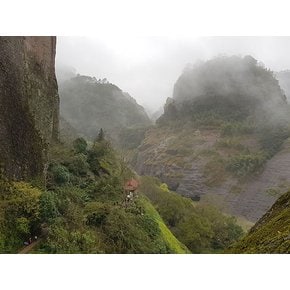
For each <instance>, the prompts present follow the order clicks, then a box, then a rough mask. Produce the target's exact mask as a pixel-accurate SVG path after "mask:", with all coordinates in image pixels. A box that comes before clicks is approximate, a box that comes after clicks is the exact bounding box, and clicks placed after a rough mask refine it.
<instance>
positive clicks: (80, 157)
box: [68, 153, 89, 176]
mask: <svg viewBox="0 0 290 290" xmlns="http://www.w3.org/2000/svg"><path fill="white" fill-rule="evenodd" d="M68 170H69V171H70V172H71V173H73V174H74V175H77V176H86V175H87V173H88V171H89V164H88V162H87V157H86V155H84V154H82V153H80V154H77V155H76V156H74V157H73V158H72V159H71V160H70V162H69V164H68Z"/></svg>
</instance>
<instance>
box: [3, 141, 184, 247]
mask: <svg viewBox="0 0 290 290" xmlns="http://www.w3.org/2000/svg"><path fill="white" fill-rule="evenodd" d="M49 156H50V164H49V167H48V172H47V179H46V184H45V187H44V185H43V184H41V183H39V182H38V181H36V180H35V181H31V182H30V183H28V182H10V181H8V180H7V179H5V178H4V177H3V176H2V177H1V178H0V237H1V243H0V252H2V253H15V252H18V251H19V250H20V249H21V248H22V246H23V243H24V241H28V240H29V238H30V237H34V236H35V235H36V236H39V237H42V239H41V241H40V243H39V244H38V245H37V249H34V252H35V253H189V251H188V250H187V248H186V247H185V246H184V245H182V244H181V243H180V242H179V241H178V240H177V239H176V238H175V237H174V235H173V234H172V233H171V231H170V230H169V229H168V227H167V226H166V225H165V224H164V222H163V220H162V219H161V217H160V216H159V214H158V213H157V211H156V210H155V209H154V207H153V206H152V205H151V203H150V202H149V200H148V199H146V198H145V197H144V196H143V195H142V194H139V195H138V196H134V198H133V199H130V201H129V202H128V201H126V195H127V193H125V192H124V189H123V186H124V183H125V181H126V180H128V179H130V178H131V177H132V176H134V174H133V173H132V172H131V171H130V170H129V169H128V168H127V166H126V165H125V164H124V163H123V162H122V161H121V160H120V159H119V157H118V155H117V153H116V152H115V151H114V150H113V149H112V148H111V146H110V144H109V143H108V142H107V141H106V140H104V139H100V138H99V139H98V140H97V141H96V142H94V144H93V145H92V146H91V147H88V146H87V143H86V141H85V140H84V139H81V138H79V139H77V140H75V142H74V143H73V147H68V146H67V145H66V146H64V145H62V144H59V143H58V144H54V145H53V146H52V147H51V149H50V154H49Z"/></svg>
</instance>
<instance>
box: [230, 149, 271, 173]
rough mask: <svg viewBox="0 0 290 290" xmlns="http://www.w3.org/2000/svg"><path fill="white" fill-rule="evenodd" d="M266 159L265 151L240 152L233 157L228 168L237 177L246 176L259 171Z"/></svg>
mask: <svg viewBox="0 0 290 290" xmlns="http://www.w3.org/2000/svg"><path fill="white" fill-rule="evenodd" d="M265 161H266V156H265V155H264V154H263V152H257V153H247V154H243V153H241V154H239V155H237V156H234V157H232V158H231V159H230V160H229V162H228V165H227V169H228V170H229V171H230V172H232V173H233V174H234V175H236V176H237V177H241V178H242V177H246V176H249V175H252V174H255V173H257V172H258V171H259V170H260V169H261V168H262V166H263V165H264V163H265Z"/></svg>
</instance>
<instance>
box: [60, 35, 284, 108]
mask: <svg viewBox="0 0 290 290" xmlns="http://www.w3.org/2000/svg"><path fill="white" fill-rule="evenodd" d="M220 54H225V55H233V54H235V55H248V54H250V55H252V56H253V57H255V58H256V59H257V60H258V61H261V62H263V63H264V64H265V66H266V67H267V68H270V69H271V70H274V71H279V70H285V69H290V56H289V54H290V37H241V36H239V37H129V36H124V37H122V36H118V37H116V36H112V37H110V36H104V35H102V36H101V37H75V36H74V37H58V39H57V57H56V65H57V67H58V66H60V65H66V66H71V67H74V68H75V69H76V70H77V73H80V74H84V75H89V76H95V77H96V78H107V79H108V80H109V81H110V82H111V83H114V84H116V85H117V86H119V87H120V89H122V90H123V91H126V92H128V93H129V94H130V95H131V96H132V97H134V98H135V99H136V100H137V102H138V103H139V104H141V105H143V106H144V107H145V108H146V109H147V110H148V111H151V112H154V111H156V110H158V109H159V108H160V107H161V106H163V105H164V102H165V100H166V98H167V97H171V96H172V91H173V86H174V83H175V82H176V80H177V79H178V77H179V76H180V74H181V73H182V70H183V69H184V67H185V66H186V65H187V64H189V63H194V62H196V61H198V60H207V59H210V58H212V57H214V56H217V55H220Z"/></svg>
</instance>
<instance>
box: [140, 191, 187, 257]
mask: <svg viewBox="0 0 290 290" xmlns="http://www.w3.org/2000/svg"><path fill="white" fill-rule="evenodd" d="M141 202H142V204H143V206H144V208H145V211H146V212H147V213H148V214H149V215H150V216H151V217H153V218H154V219H155V220H156V221H157V223H158V225H159V228H160V230H161V235H162V238H163V240H164V241H165V243H166V245H167V247H168V248H169V249H170V251H171V252H173V253H176V254H189V253H190V251H189V250H188V249H187V248H186V246H184V245H183V244H182V243H181V242H180V241H178V240H177V239H176V237H175V236H174V235H173V234H172V232H171V231H170V230H169V229H168V227H167V226H166V225H165V223H164V221H163V220H162V218H161V217H160V215H159V214H158V212H157V211H156V209H155V208H154V206H153V205H152V204H151V202H150V201H149V200H148V198H146V197H145V196H142V197H141Z"/></svg>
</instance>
